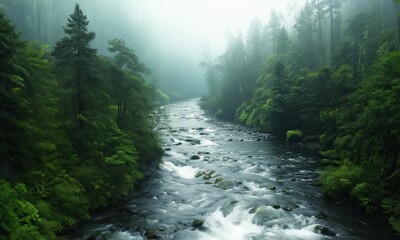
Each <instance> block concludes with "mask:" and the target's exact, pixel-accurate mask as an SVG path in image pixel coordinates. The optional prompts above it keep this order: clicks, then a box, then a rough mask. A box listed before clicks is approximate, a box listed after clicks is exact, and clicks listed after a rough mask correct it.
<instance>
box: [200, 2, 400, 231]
mask: <svg viewBox="0 0 400 240" xmlns="http://www.w3.org/2000/svg"><path fill="white" fill-rule="evenodd" d="M398 2H399V1H395V4H397V5H398ZM350 4H352V5H353V6H354V7H355V8H358V7H361V5H360V4H362V3H361V2H359V3H356V2H355V3H353V1H347V2H342V1H339V0H318V1H311V2H310V1H308V2H307V3H306V4H305V5H304V7H303V8H302V9H301V11H300V12H299V13H298V17H297V19H296V23H295V25H294V29H295V31H296V39H293V38H292V39H291V38H289V36H288V34H287V32H286V30H285V28H284V26H282V21H281V19H280V16H279V15H277V14H276V13H274V12H272V13H271V17H270V22H269V23H268V25H266V26H264V29H265V30H266V31H265V32H264V33H263V34H264V35H266V36H264V38H267V39H268V40H269V41H268V42H267V43H266V46H268V47H269V49H267V50H265V49H263V48H262V47H261V48H259V47H258V45H259V43H260V42H262V41H260V40H259V38H260V27H261V26H260V25H261V24H260V23H259V22H257V21H254V22H253V23H252V24H251V26H250V28H249V32H248V36H247V38H246V41H245V42H243V41H242V40H241V39H238V38H240V36H237V37H235V38H228V40H229V41H228V48H227V50H226V52H225V53H224V54H223V55H221V56H220V57H219V58H217V59H215V60H211V59H209V58H207V59H206V61H204V62H203V63H202V65H203V66H204V67H206V79H207V82H208V84H209V88H210V89H209V95H208V96H206V97H204V98H203V99H202V104H201V105H202V107H203V108H204V109H207V110H209V111H210V112H212V113H214V114H215V115H216V116H217V117H221V118H225V119H228V120H236V121H238V122H239V123H242V124H245V125H247V126H250V127H254V128H256V129H258V130H260V131H265V132H268V133H271V134H273V135H275V136H277V137H278V138H281V139H284V137H285V136H286V137H287V139H294V138H297V140H299V138H300V135H303V134H304V138H303V139H304V141H307V140H310V139H311V140H310V141H315V139H317V140H318V137H316V138H310V136H319V145H318V146H319V148H320V149H319V150H320V153H321V155H322V157H323V160H322V161H321V162H322V163H324V164H326V165H327V168H326V169H325V170H324V171H323V172H322V175H321V180H322V183H323V190H324V193H325V195H326V196H327V197H329V198H342V197H346V198H351V199H352V200H354V201H356V202H358V203H359V204H360V205H361V206H362V207H363V208H364V209H365V210H366V211H367V213H369V214H374V213H376V212H379V211H381V210H383V211H384V212H385V214H386V215H387V216H388V219H389V221H390V223H391V224H392V225H393V227H394V228H395V229H397V230H398V231H400V227H399V226H400V221H399V219H400V217H399V216H400V215H399V207H398V206H399V203H398V201H397V200H396V199H397V198H398V196H399V195H400V192H399V189H400V184H399V183H400V148H399V146H400V130H399V126H400V110H399V109H400V80H399V79H400V68H399V66H400V52H399V51H396V50H397V49H398V40H399V39H398V36H396V34H394V33H396V31H398V30H399V25H398V24H394V23H395V22H398V21H397V20H399V16H398V15H392V16H386V15H385V16H384V15H382V12H385V13H386V12H394V11H392V10H393V9H390V11H389V8H393V6H394V5H393V4H391V3H389V2H387V4H380V2H379V1H371V2H370V3H369V4H367V5H365V4H362V5H363V6H364V5H365V6H364V8H361V9H359V11H358V12H357V13H351V14H349V13H348V12H345V14H346V16H343V17H342V14H341V7H342V5H350ZM384 5H385V6H384ZM383 8H385V9H383ZM383 10H385V11H383ZM350 12H354V11H350ZM342 18H343V19H346V18H347V19H348V21H347V26H346V27H345V28H344V31H342V30H341V27H342V26H341V24H342V22H344V21H342ZM327 20H328V21H327ZM389 21H390V22H391V23H389ZM243 45H244V46H243ZM268 47H267V48H268ZM255 49H258V50H257V51H258V53H260V54H261V53H268V54H270V55H267V54H266V55H262V54H261V55H257V54H254V52H255ZM327 49H329V50H327ZM243 50H244V52H245V54H243ZM263 51H264V52H263ZM255 56H257V57H260V56H263V57H264V60H262V61H258V62H257V61H255V60H254V59H255ZM263 61H264V62H265V63H264V64H263V65H261V64H260V62H263ZM254 69H257V71H255V70H254ZM255 72H256V74H254V73H255ZM249 73H253V74H254V75H251V74H249ZM254 79H257V81H256V85H255V86H254V85H252V84H253V83H254V82H253V80H254ZM249 89H251V91H248V90H249ZM233 116H234V117H233ZM292 129H301V131H302V134H300V133H299V132H297V131H294V130H292ZM302 137H303V136H302ZM393 196H396V197H397V198H396V197H393Z"/></svg>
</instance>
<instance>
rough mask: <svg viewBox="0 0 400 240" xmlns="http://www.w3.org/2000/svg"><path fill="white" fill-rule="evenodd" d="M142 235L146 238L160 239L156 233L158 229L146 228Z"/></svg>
mask: <svg viewBox="0 0 400 240" xmlns="http://www.w3.org/2000/svg"><path fill="white" fill-rule="evenodd" d="M144 236H145V237H146V238H147V239H160V235H159V234H158V231H157V230H155V229H148V230H146V232H145V233H144Z"/></svg>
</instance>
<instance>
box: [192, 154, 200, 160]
mask: <svg viewBox="0 0 400 240" xmlns="http://www.w3.org/2000/svg"><path fill="white" fill-rule="evenodd" d="M190 159H191V160H199V159H200V156H199V155H193V156H192V157H191V158H190Z"/></svg>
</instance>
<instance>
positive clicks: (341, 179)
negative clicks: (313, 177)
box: [321, 161, 364, 198]
mask: <svg viewBox="0 0 400 240" xmlns="http://www.w3.org/2000/svg"><path fill="white" fill-rule="evenodd" d="M363 174H364V170H363V168H362V167H360V166H356V165H354V164H352V163H350V162H347V161H346V162H344V163H343V164H342V165H341V166H339V167H329V168H327V169H325V170H324V171H323V172H321V181H322V184H323V188H322V189H323V192H324V194H325V195H326V196H328V197H331V198H341V197H348V196H349V194H350V192H351V191H352V190H353V189H354V188H355V187H356V186H357V184H359V183H361V182H362V177H363Z"/></svg>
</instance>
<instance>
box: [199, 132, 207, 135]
mask: <svg viewBox="0 0 400 240" xmlns="http://www.w3.org/2000/svg"><path fill="white" fill-rule="evenodd" d="M200 135H202V136H205V135H209V134H208V133H205V132H201V133H200Z"/></svg>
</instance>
